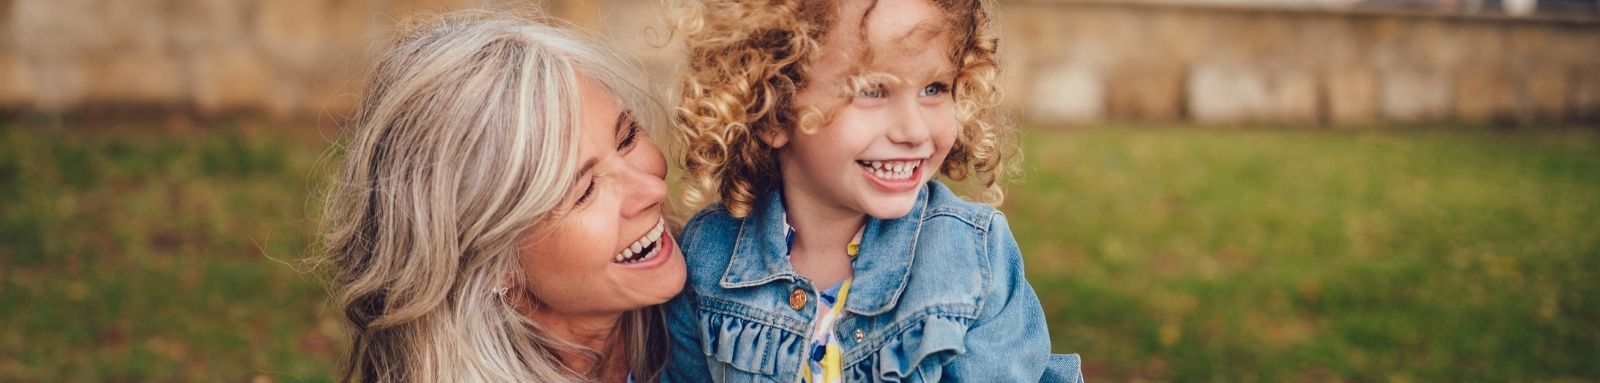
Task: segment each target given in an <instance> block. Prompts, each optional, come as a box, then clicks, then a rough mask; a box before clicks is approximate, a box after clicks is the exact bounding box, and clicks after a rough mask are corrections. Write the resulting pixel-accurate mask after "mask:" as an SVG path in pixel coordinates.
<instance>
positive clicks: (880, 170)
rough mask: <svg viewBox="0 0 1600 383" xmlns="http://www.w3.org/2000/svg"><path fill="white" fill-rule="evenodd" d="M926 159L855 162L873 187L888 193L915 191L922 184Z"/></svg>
mask: <svg viewBox="0 0 1600 383" xmlns="http://www.w3.org/2000/svg"><path fill="white" fill-rule="evenodd" d="M925 160H926V158H914V159H893V160H871V161H867V160H856V165H859V166H860V167H861V172H862V174H863V175H864V176H865V177H867V180H868V181H869V182H870V183H871V184H872V186H873V187H877V188H878V189H879V190H883V191H885V192H889V193H904V192H907V191H911V190H915V189H916V188H917V186H918V185H921V184H922V163H923V162H924V161H925Z"/></svg>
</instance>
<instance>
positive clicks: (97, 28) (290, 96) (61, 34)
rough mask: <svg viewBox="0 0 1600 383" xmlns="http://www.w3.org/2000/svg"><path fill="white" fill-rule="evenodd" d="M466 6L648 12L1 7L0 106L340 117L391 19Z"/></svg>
mask: <svg viewBox="0 0 1600 383" xmlns="http://www.w3.org/2000/svg"><path fill="white" fill-rule="evenodd" d="M641 3H642V2H641ZM471 7H480V8H491V9H498V10H502V11H510V12H530V11H538V10H539V9H540V8H544V9H546V10H547V11H548V13H550V14H552V15H554V16H557V17H561V18H564V19H567V20H573V21H574V22H575V23H577V24H579V25H582V26H583V28H584V29H589V30H590V31H599V30H601V29H603V28H604V26H605V25H607V22H606V21H608V20H606V18H613V19H615V18H627V17H633V18H638V17H646V16H647V15H646V12H647V10H642V9H636V10H633V11H631V12H630V11H628V10H627V9H621V10H620V11H619V10H618V8H619V7H615V6H614V5H613V4H612V3H611V2H604V1H601V2H595V1H579V0H551V1H548V2H545V3H542V4H540V5H531V3H518V2H506V1H473V0H334V1H328V0H0V109H8V110H25V111H26V110H32V111H43V112H75V111H84V110H98V109H104V108H116V109H129V108H131V109H136V110H144V109H154V110H157V111H163V112H165V111H177V112H188V111H193V112H197V113H199V114H202V115H210V114H221V113H233V112H245V113H266V114H268V115H271V116H276V117H280V118H290V117H303V116H311V115H317V114H323V113H334V114H337V113H342V112H345V111H348V110H349V109H351V108H352V106H353V103H354V101H355V96H354V94H355V93H356V90H357V89H359V86H360V84H361V79H360V78H359V76H358V74H359V73H360V69H361V68H362V67H363V66H364V65H365V63H366V62H367V60H368V59H369V53H370V52H369V50H368V49H367V48H371V47H373V46H375V45H376V43H377V42H381V41H383V38H384V37H386V36H387V34H388V33H390V32H391V31H392V30H393V29H394V26H395V25H396V24H397V23H399V22H403V21H405V20H407V19H410V18H412V17H415V16H422V15H428V14H437V13H441V12H446V11H450V10H454V9H462V8H471ZM637 34H638V33H634V35H637Z"/></svg>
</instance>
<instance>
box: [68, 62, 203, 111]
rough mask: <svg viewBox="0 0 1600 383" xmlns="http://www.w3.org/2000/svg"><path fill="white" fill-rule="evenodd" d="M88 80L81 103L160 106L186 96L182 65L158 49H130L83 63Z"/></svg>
mask: <svg viewBox="0 0 1600 383" xmlns="http://www.w3.org/2000/svg"><path fill="white" fill-rule="evenodd" d="M84 69H85V70H86V73H84V74H85V76H87V78H88V81H87V83H86V86H87V87H88V89H86V93H85V95H84V99H83V100H81V102H85V103H96V104H137V105H161V104H171V103H174V102H177V101H179V100H182V99H183V98H184V96H185V95H186V93H187V92H186V91H187V89H186V87H187V85H186V84H185V82H184V77H183V76H184V75H183V69H184V68H183V67H182V64H181V63H180V62H179V61H178V60H176V59H174V58H173V57H171V56H169V55H166V54H162V53H161V52H157V51H132V52H125V53H121V54H115V55H107V56H106V57H105V58H103V59H98V60H88V61H86V62H85V65H84Z"/></svg>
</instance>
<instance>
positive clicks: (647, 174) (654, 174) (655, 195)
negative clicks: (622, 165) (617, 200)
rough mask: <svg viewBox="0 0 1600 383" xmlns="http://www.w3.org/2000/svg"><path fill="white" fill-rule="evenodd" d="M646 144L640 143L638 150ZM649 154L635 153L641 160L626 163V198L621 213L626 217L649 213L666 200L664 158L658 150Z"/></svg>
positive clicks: (665, 167)
mask: <svg viewBox="0 0 1600 383" xmlns="http://www.w3.org/2000/svg"><path fill="white" fill-rule="evenodd" d="M647 144H648V143H641V145H640V148H641V149H643V148H644V147H645V145H647ZM648 145H651V146H653V144H648ZM651 149H653V148H651ZM649 152H650V153H635V155H637V156H639V157H641V158H639V159H633V160H630V161H627V162H626V163H627V170H626V173H627V176H626V180H627V182H626V186H624V187H625V188H626V189H627V191H626V193H627V198H626V200H625V201H624V202H623V213H624V214H626V215H628V216H633V215H637V214H643V213H650V212H652V211H653V210H652V209H654V208H655V207H656V206H658V205H660V204H661V203H662V202H663V201H665V200H666V198H667V181H666V178H667V166H666V158H664V157H663V156H662V155H661V152H660V151H659V150H649Z"/></svg>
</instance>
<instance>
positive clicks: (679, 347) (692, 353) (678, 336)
mask: <svg viewBox="0 0 1600 383" xmlns="http://www.w3.org/2000/svg"><path fill="white" fill-rule="evenodd" d="M696 299H697V298H695V294H694V288H693V287H692V286H685V287H684V288H683V292H682V293H679V294H678V296H677V297H675V298H672V300H671V301H667V304H666V306H665V310H666V316H667V332H668V333H669V334H671V336H672V348H671V350H672V351H671V353H672V355H671V356H670V357H668V358H667V371H666V374H665V379H663V381H665V382H673V383H684V382H687V383H698V382H710V381H711V373H710V372H709V370H707V369H706V354H705V352H703V351H701V350H700V319H699V317H698V316H697V315H695V300H696Z"/></svg>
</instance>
